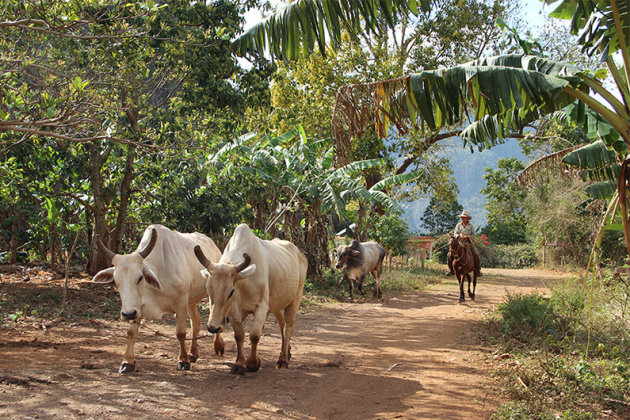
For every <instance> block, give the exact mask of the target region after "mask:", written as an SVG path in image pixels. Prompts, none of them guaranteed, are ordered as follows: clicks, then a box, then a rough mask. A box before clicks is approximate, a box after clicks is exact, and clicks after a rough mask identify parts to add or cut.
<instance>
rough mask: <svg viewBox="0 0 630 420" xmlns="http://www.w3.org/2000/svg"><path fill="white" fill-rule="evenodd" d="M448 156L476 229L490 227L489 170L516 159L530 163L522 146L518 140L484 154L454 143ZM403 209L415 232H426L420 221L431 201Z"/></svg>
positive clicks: (403, 204) (419, 201) (461, 196)
mask: <svg viewBox="0 0 630 420" xmlns="http://www.w3.org/2000/svg"><path fill="white" fill-rule="evenodd" d="M446 153H448V154H449V156H450V158H451V163H452V165H453V171H454V174H455V180H456V182H457V186H458V187H459V195H458V198H457V199H458V201H459V202H460V204H461V205H462V206H463V207H464V209H466V210H468V212H469V213H470V214H471V216H473V219H472V223H473V224H474V225H475V227H477V228H479V227H481V226H484V225H485V224H486V209H485V208H484V204H485V203H486V199H485V197H484V195H483V194H481V192H480V191H481V189H482V188H483V187H484V186H485V181H484V180H483V178H482V176H483V174H484V170H485V168H486V167H491V168H496V167H497V162H498V161H499V159H502V158H506V157H511V156H514V157H517V158H518V159H519V160H521V161H522V162H525V161H527V160H528V158H527V157H526V156H525V155H524V154H523V153H522V152H521V148H520V146H519V144H518V142H517V141H516V140H514V139H511V140H509V141H508V142H507V143H505V144H501V145H498V146H496V147H493V148H492V149H490V150H484V151H483V152H478V151H477V150H476V149H475V150H474V152H473V153H471V152H470V149H468V148H464V147H463V146H462V143H461V142H459V141H458V142H456V143H455V142H454V143H453V144H452V146H451V147H449V150H448V151H447V152H446ZM401 205H402V207H403V209H405V212H404V214H403V217H405V218H406V219H407V222H408V223H409V227H410V229H411V231H412V232H417V231H422V229H421V228H420V226H419V219H420V218H421V217H422V215H423V214H424V210H425V209H426V207H427V206H428V205H429V198H424V199H421V200H416V201H414V202H412V203H402V204H401Z"/></svg>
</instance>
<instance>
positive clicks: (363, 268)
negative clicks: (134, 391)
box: [92, 224, 385, 375]
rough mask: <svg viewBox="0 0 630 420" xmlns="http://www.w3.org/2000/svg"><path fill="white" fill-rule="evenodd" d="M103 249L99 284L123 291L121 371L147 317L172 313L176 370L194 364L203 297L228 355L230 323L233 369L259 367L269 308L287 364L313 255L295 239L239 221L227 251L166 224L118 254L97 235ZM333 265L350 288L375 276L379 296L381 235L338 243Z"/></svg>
mask: <svg viewBox="0 0 630 420" xmlns="http://www.w3.org/2000/svg"><path fill="white" fill-rule="evenodd" d="M95 242H96V245H97V247H98V249H99V251H100V252H101V253H102V254H103V255H104V256H105V257H106V258H107V260H108V261H109V262H110V263H111V265H112V267H110V268H107V269H105V270H102V271H100V272H98V273H97V274H96V275H95V276H94V278H93V279H92V281H93V282H94V283H109V282H112V281H114V282H115V283H116V287H117V288H118V291H119V293H120V300H121V309H120V315H121V318H122V319H123V320H126V321H129V330H128V331H127V349H126V351H125V355H124V357H123V362H122V364H121V366H120V369H119V372H120V373H125V372H131V371H133V370H134V369H135V350H134V347H135V342H136V338H137V337H138V330H139V328H140V323H141V321H142V320H143V319H147V320H155V319H161V318H162V316H163V315H165V314H175V316H176V327H175V334H176V337H177V340H178V341H179V356H178V359H179V362H178V365H177V368H178V369H179V370H189V369H190V364H191V363H193V362H195V361H196V360H197V358H198V357H199V352H198V346H197V338H198V337H199V329H200V320H201V317H200V315H199V311H198V309H197V303H198V302H199V301H201V300H202V299H203V298H204V297H205V296H209V298H210V301H211V302H212V310H211V312H210V316H209V319H208V323H207V328H208V331H209V332H211V333H213V334H214V351H215V353H216V354H217V355H223V353H224V348H225V347H224V343H223V339H222V338H221V333H222V332H223V331H225V328H226V326H227V323H228V322H229V323H230V324H231V325H232V328H233V329H234V338H235V340H236V345H237V356H236V362H235V363H234V365H233V366H232V368H231V370H230V373H233V374H240V375H243V374H244V373H245V372H246V371H249V372H255V371H257V370H258V369H259V368H260V358H259V357H258V356H257V354H256V350H257V346H258V342H259V341H260V336H261V333H262V328H263V325H264V323H265V320H266V319H267V316H268V315H269V314H270V313H272V314H273V315H274V316H275V317H276V319H277V321H278V325H279V326H280V333H281V336H282V347H281V349H280V356H279V357H278V362H277V363H276V369H280V368H286V367H288V362H289V359H290V358H291V345H290V340H291V335H292V334H293V331H294V330H295V320H296V317H297V313H298V310H299V306H300V300H301V299H302V292H303V291H304V282H305V281H306V271H307V268H308V262H307V259H306V256H304V254H303V253H302V252H301V251H300V250H299V249H298V248H297V247H296V246H295V245H294V244H292V243H291V242H289V241H285V240H281V239H273V240H270V241H269V240H263V239H260V238H258V237H256V236H255V235H254V234H253V233H252V231H251V230H250V228H249V227H248V226H247V225H245V224H241V225H239V226H237V227H236V229H235V231H234V234H233V235H232V237H231V238H230V241H229V242H228V244H227V246H226V247H225V250H224V251H223V253H221V251H220V250H219V248H218V247H217V246H216V245H215V244H214V242H213V241H212V240H211V239H210V238H208V237H207V236H205V235H203V234H201V233H196V232H195V233H180V232H176V231H173V230H170V229H168V228H166V227H164V226H161V225H151V226H149V227H148V228H147V229H146V230H145V232H144V235H143V236H142V240H141V241H140V244H139V245H138V248H137V250H136V251H135V252H132V253H131V254H124V255H123V254H116V253H114V252H112V251H111V250H109V249H108V248H107V247H106V246H105V245H104V244H103V243H102V241H101V240H100V238H99V237H96V240H95ZM335 254H336V257H337V258H336V259H337V264H336V267H337V268H340V269H344V278H345V279H347V280H348V281H349V284H350V295H351V296H353V291H354V283H355V282H357V283H358V287H359V291H360V292H361V293H363V281H364V279H365V276H366V274H367V273H368V272H369V273H372V275H373V276H374V279H375V281H376V290H375V295H376V296H377V297H378V298H380V297H381V296H382V290H381V285H380V277H381V271H382V265H383V259H384V257H385V250H384V249H383V247H381V246H380V245H379V244H377V243H376V242H363V243H359V242H358V241H353V242H352V243H351V244H350V245H349V246H346V245H342V246H340V247H338V248H337V249H336V250H335ZM250 314H251V315H253V318H254V319H253V323H252V325H251V328H250V330H249V339H250V344H251V350H250V353H249V356H248V357H247V359H246V358H245V355H244V352H243V342H244V340H245V330H244V328H243V320H244V319H245V318H246V317H247V316H248V315H250ZM188 318H190V322H191V325H192V340H191V344H190V352H187V351H186V345H185V344H186V321H187V320H188Z"/></svg>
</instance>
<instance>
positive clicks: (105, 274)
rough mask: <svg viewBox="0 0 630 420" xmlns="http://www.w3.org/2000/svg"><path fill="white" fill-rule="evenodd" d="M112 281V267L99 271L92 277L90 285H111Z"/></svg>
mask: <svg viewBox="0 0 630 420" xmlns="http://www.w3.org/2000/svg"><path fill="white" fill-rule="evenodd" d="M112 281H114V267H109V268H106V269H105V270H101V271H99V272H98V273H96V275H95V276H94V277H92V283H111V282H112Z"/></svg>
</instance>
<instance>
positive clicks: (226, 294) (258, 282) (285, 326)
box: [195, 224, 308, 375]
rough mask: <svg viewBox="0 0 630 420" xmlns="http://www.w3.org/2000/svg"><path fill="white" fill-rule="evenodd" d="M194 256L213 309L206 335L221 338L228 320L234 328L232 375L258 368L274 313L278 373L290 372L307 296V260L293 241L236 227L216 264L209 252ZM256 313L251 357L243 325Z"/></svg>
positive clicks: (240, 226)
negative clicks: (300, 312)
mask: <svg viewBox="0 0 630 420" xmlns="http://www.w3.org/2000/svg"><path fill="white" fill-rule="evenodd" d="M195 254H196V255H197V258H199V261H200V262H201V263H202V264H203V265H204V266H205V267H206V269H207V270H202V274H203V276H204V277H205V278H206V280H207V281H206V288H207V291H208V293H209V294H210V295H211V296H212V297H213V301H214V307H213V309H212V313H211V314H210V317H209V319H208V331H210V332H211V333H220V332H222V331H224V330H225V327H226V324H227V322H228V321H229V322H230V323H231V324H232V326H233V327H234V338H235V339H236V346H237V356H236V363H235V364H234V366H232V368H231V370H230V373H237V374H240V375H243V374H245V370H247V371H250V372H255V371H257V370H258V369H259V368H260V359H259V358H258V356H257V355H256V348H257V346H258V341H259V340H260V334H261V332H262V328H263V325H264V324H265V320H266V319H267V316H269V314H270V313H272V314H274V316H275V317H276V319H277V320H278V325H279V326H280V333H281V335H282V348H281V350H280V357H279V358H278V362H277V363H276V369H279V368H286V367H288V366H289V364H288V362H289V359H290V358H291V346H290V344H289V343H290V340H291V335H292V334H293V331H294V330H295V319H296V317H297V312H298V309H299V306H300V300H301V299H302V292H303V291H304V281H305V280H306V270H307V267H308V261H307V259H306V257H305V256H304V254H302V252H300V250H299V249H298V248H297V247H296V246H295V245H293V244H292V243H291V242H288V241H283V240H280V239H274V240H272V241H267V240H263V239H260V238H257V237H256V236H255V235H254V234H253V233H252V231H251V230H250V229H249V227H248V226H247V225H245V224H241V225H239V226H237V228H236V230H235V231H234V234H233V235H232V238H231V239H230V242H229V243H228V244H227V246H226V248H225V251H224V252H223V255H222V256H221V259H220V260H219V262H218V263H213V262H212V261H208V259H207V258H206V256H205V251H203V250H202V249H201V248H200V247H195ZM249 314H253V315H254V321H253V323H252V326H251V329H250V331H249V339H250V342H251V352H250V354H249V357H248V358H247V360H245V356H244V354H243V341H244V339H245V330H244V329H243V320H244V319H245V317H247V315H249Z"/></svg>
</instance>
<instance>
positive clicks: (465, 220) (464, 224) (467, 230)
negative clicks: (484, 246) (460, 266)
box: [446, 210, 482, 277]
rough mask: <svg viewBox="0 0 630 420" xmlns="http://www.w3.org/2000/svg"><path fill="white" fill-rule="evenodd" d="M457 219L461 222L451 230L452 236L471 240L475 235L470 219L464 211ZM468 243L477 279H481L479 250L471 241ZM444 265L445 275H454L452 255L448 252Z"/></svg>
mask: <svg viewBox="0 0 630 420" xmlns="http://www.w3.org/2000/svg"><path fill="white" fill-rule="evenodd" d="M459 218H460V219H461V221H460V222H459V223H458V224H457V226H455V229H453V236H455V237H456V238H458V237H459V236H462V235H466V236H470V237H471V238H472V236H473V235H474V234H475V227H474V226H473V225H472V223H470V219H472V217H471V216H470V215H469V214H468V212H467V211H466V210H464V211H462V214H460V215H459ZM470 243H471V251H472V254H473V259H474V260H475V271H476V272H477V277H481V275H482V274H481V258H480V257H479V250H478V249H477V247H476V246H475V244H474V243H473V241H472V240H471V242H470ZM446 263H447V265H448V272H447V273H446V275H447V276H452V275H454V274H455V273H454V272H453V255H451V253H450V252H449V253H448V255H447V257H446Z"/></svg>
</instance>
